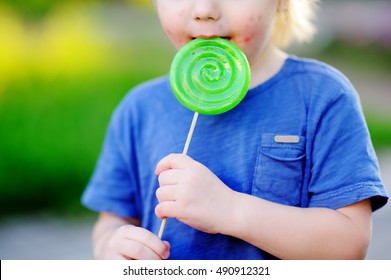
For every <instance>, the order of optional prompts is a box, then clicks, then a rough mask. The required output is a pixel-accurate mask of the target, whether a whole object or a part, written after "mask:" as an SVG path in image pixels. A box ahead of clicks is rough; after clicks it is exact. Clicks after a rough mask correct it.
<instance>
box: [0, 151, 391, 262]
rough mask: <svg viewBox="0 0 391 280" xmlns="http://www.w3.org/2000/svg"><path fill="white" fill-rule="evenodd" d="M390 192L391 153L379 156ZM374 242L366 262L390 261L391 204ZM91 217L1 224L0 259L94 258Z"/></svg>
mask: <svg viewBox="0 0 391 280" xmlns="http://www.w3.org/2000/svg"><path fill="white" fill-rule="evenodd" d="M379 159H380V165H381V169H382V174H383V179H384V182H385V184H386V185H387V186H388V190H389V193H391V151H390V152H388V153H384V154H381V155H380V156H379ZM373 221H374V227H373V241H372V244H371V246H370V249H369V253H368V256H367V259H375V260H376V259H377V260H379V259H391V242H390V236H391V204H390V203H389V204H387V205H386V206H385V207H384V208H382V209H381V210H379V211H378V212H375V214H374V218H373ZM93 222H94V221H93V219H92V218H83V219H80V220H76V221H68V220H63V219H57V218H56V217H50V216H43V217H24V218H18V219H12V220H9V221H6V222H2V223H1V224H0V259H56V260H67V259H77V260H83V259H91V258H92V249H91V239H90V233H91V228H92V225H93Z"/></svg>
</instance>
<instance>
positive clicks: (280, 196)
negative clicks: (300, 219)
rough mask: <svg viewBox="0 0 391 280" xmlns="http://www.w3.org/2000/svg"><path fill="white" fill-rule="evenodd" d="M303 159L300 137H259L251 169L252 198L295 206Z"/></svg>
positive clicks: (302, 138) (301, 177) (300, 185)
mask: <svg viewBox="0 0 391 280" xmlns="http://www.w3.org/2000/svg"><path fill="white" fill-rule="evenodd" d="M304 159H305V138H304V137H300V136H293V135H276V134H271V133H267V134H263V135H262V139H261V145H260V147H259V150H258V154H257V160H256V165H255V173H254V181H253V186H252V195H255V196H258V197H261V198H264V199H266V200H269V201H272V202H277V203H280V204H284V205H291V206H297V205H299V204H300V194H301V188H302V183H303V176H304V175H303V174H304Z"/></svg>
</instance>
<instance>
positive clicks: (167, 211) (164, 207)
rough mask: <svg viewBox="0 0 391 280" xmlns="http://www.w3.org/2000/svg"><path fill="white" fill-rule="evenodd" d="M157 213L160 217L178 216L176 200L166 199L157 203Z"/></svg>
mask: <svg viewBox="0 0 391 280" xmlns="http://www.w3.org/2000/svg"><path fill="white" fill-rule="evenodd" d="M155 214H156V216H158V217H159V218H160V219H163V218H176V211H175V201H164V202H161V203H159V204H158V205H156V207H155Z"/></svg>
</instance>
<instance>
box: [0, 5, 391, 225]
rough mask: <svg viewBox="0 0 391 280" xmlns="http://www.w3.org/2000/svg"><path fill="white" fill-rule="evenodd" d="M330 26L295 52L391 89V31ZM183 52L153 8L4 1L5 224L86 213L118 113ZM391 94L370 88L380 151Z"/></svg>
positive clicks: (0, 146)
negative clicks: (88, 189) (8, 219)
mask: <svg viewBox="0 0 391 280" xmlns="http://www.w3.org/2000/svg"><path fill="white" fill-rule="evenodd" d="M332 2H336V1H330V2H329V3H332ZM339 2H340V3H342V2H344V1H339ZM356 2H365V1H356ZM367 2H372V1H367ZM335 11H336V10H334V12H330V13H329V15H332V16H335V17H337V15H336V13H335ZM338 11H340V12H341V9H338ZM341 13H342V12H341ZM326 15H327V13H326ZM375 16H376V18H379V16H378V14H377V15H375ZM340 17H344V16H343V14H340ZM345 17H346V16H345ZM323 19H324V22H323V21H322V20H320V21H319V26H320V29H321V30H322V32H321V33H320V35H319V36H318V37H317V39H316V40H315V42H314V43H313V44H311V45H309V46H307V47H305V48H304V47H298V46H293V47H292V49H291V51H292V52H293V53H294V54H297V55H302V56H311V57H315V58H319V59H322V60H324V61H326V62H328V63H330V64H332V65H335V66H336V67H337V68H339V69H340V70H342V71H343V72H344V73H345V74H347V75H348V76H349V77H350V74H351V75H352V77H355V79H356V80H357V83H358V84H360V83H362V88H363V89H366V88H365V86H367V82H363V81H366V80H365V79H367V78H369V79H372V83H373V84H375V85H377V84H379V83H382V82H383V81H389V78H390V76H389V73H391V50H390V46H391V31H390V30H389V27H388V29H387V30H385V31H384V34H383V33H380V35H379V36H377V37H373V36H372V37H371V36H369V35H371V34H372V33H371V31H368V32H369V33H368V32H367V33H365V32H366V30H362V29H361V30H358V31H359V32H358V34H355V33H354V32H353V33H354V34H353V33H352V32H350V31H349V30H345V29H344V28H347V25H346V24H344V23H340V25H337V24H338V22H336V21H335V20H333V19H332V18H326V19H325V18H323ZM330 21H332V22H333V23H335V24H336V25H335V26H330V25H327V24H326V23H325V22H330ZM341 26H342V27H344V28H340V27H341ZM388 26H391V23H390V25H388ZM383 27H384V28H387V26H383ZM356 29H357V26H356ZM358 29H360V28H358ZM349 32H350V33H349ZM360 32H361V33H360ZM368 34H369V35H368ZM372 35H373V34H372ZM387 36H389V37H387ZM174 53H175V51H174V49H173V48H172V47H171V45H170V43H169V42H168V40H167V39H166V38H165V36H164V35H163V32H162V31H161V30H160V26H159V23H158V20H157V18H156V15H155V14H154V11H153V9H151V7H150V1H149V0H139V1H136V0H133V1H132V0H128V1H125V0H124V1H119V0H116V1H114V0H111V1H99V0H77V1H76V0H74V1H71V0H50V1H49V0H30V1H25V0H23V1H22V0H8V1H5V0H2V1H0V218H1V217H4V216H9V215H14V214H15V215H16V214H32V213H37V212H42V211H44V212H47V211H49V212H51V213H56V214H62V215H79V214H80V213H85V212H86V211H87V210H85V209H84V208H83V207H82V206H81V205H80V196H81V193H82V192H83V190H84V187H85V185H86V184H87V182H88V180H89V177H90V175H91V173H92V171H93V168H94V165H95V162H96V160H97V157H98V155H99V151H100V147H101V145H102V141H103V138H104V134H105V129H106V126H107V123H108V121H109V118H110V115H111V113H112V111H113V109H114V108H115V106H116V105H117V104H118V103H119V101H120V100H121V98H122V97H123V96H124V95H125V94H126V92H127V91H128V90H130V89H131V88H132V87H133V86H134V85H136V84H138V83H140V82H141V81H144V80H147V79H150V78H152V77H156V76H159V75H163V74H165V73H166V72H167V71H168V69H169V65H170V62H171V59H172V57H173V55H174ZM360 69H361V70H360ZM361 77H363V78H364V80H363V79H362V78H361ZM376 79H381V81H380V82H379V83H377V82H376ZM353 82H354V81H353ZM379 87H381V85H380V84H379ZM384 87H385V88H387V86H384ZM388 90H389V89H384V88H383V89H381V90H380V91H382V92H383V94H380V95H376V92H377V90H376V89H374V88H373V87H372V86H371V87H370V89H368V91H369V92H365V91H366V90H363V91H364V93H363V96H364V98H363V103H364V109H365V113H366V117H367V121H368V125H369V128H370V131H371V134H372V138H373V141H374V144H375V147H376V150H377V151H379V152H381V151H382V150H384V149H389V148H390V147H391V117H390V116H391V114H390V112H389V105H390V104H391V103H388V105H386V104H387V101H388V100H389V99H388V98H389V97H388V96H387V91H388ZM359 91H360V90H359ZM372 91H374V92H372ZM372 93H373V95H372ZM365 96H368V97H365ZM376 98H377V99H378V101H376V100H374V99H376ZM378 104H380V105H379V106H378ZM381 106H384V107H381Z"/></svg>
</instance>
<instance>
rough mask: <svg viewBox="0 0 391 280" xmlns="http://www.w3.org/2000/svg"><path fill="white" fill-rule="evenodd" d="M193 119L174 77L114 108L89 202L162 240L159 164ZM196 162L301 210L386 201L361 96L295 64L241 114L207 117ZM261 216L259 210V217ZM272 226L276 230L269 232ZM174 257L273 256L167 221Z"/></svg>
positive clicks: (326, 72)
mask: <svg viewBox="0 0 391 280" xmlns="http://www.w3.org/2000/svg"><path fill="white" fill-rule="evenodd" d="M192 116H193V112H191V111H189V110H188V109H187V108H185V107H183V106H182V105H181V104H180V103H179V102H178V101H177V100H176V99H175V97H174V95H173V93H172V92H171V88H170V84H169V80H168V78H167V77H163V78H160V79H156V80H153V81H150V82H147V83H144V84H142V85H140V86H138V87H136V88H135V89H134V90H132V91H131V92H130V93H129V94H128V95H127V96H126V97H125V98H124V100H123V101H122V102H121V104H120V105H119V106H118V107H117V109H116V110H115V112H114V114H113V116H112V119H111V122H110V125H109V127H108V130H107V135H106V139H105V143H104V146H103V150H102V152H101V155H100V158H99V161H98V163H97V166H96V169H95V172H94V174H93V176H92V178H91V181H90V183H89V185H88V187H87V189H86V191H85V193H84V195H83V198H82V201H83V204H84V205H85V206H87V207H89V208H90V209H93V210H95V211H99V212H102V211H106V212H111V213H114V214H117V215H120V216H123V217H135V218H138V219H140V220H141V225H142V226H143V227H145V228H147V229H149V230H151V231H152V232H154V233H156V234H157V232H158V230H159V227H160V223H161V221H160V219H158V218H157V217H156V216H155V213H154V209H155V206H156V205H157V199H156V197H155V191H156V189H157V188H158V181H157V177H156V175H155V174H154V170H155V167H156V164H157V163H158V162H159V161H160V160H161V159H162V158H163V157H165V156H167V155H168V154H170V153H181V152H182V150H183V146H184V143H185V140H186V136H187V133H188V130H189V127H190V123H191V120H192ZM188 155H189V156H191V157H192V158H193V159H195V160H197V161H199V162H201V163H202V164H204V165H205V166H207V167H208V168H209V169H210V170H211V171H212V172H214V173H215V174H216V175H217V176H218V177H219V178H220V179H221V180H222V181H223V182H224V183H225V184H226V185H227V186H229V187H230V188H232V189H234V190H236V191H239V192H243V193H247V194H251V195H254V196H257V197H260V198H263V199H266V200H269V201H273V202H276V203H280V204H284V205H290V206H296V207H326V208H330V209H338V208H340V207H344V206H347V205H350V204H352V203H355V202H359V201H361V200H364V199H367V198H370V199H371V202H372V209H373V210H376V209H378V208H380V207H382V206H383V205H384V204H385V203H386V202H387V199H388V197H387V193H386V191H385V188H384V186H383V184H382V183H381V179H380V175H379V167H378V163H377V158H376V155H375V152H374V150H373V147H372V144H371V140H370V136H369V133H368V129H367V126H366V123H365V120H364V117H363V113H362V109H361V105H360V102H359V98H358V95H357V93H356V91H355V89H354V88H353V87H352V85H351V84H350V83H349V81H348V80H347V79H346V78H345V77H344V76H343V75H342V74H341V73H340V72H338V71H337V70H335V69H333V68H332V67H330V66H327V65H325V64H323V63H320V62H317V61H312V60H304V59H299V58H295V57H289V58H288V59H287V60H286V62H285V64H284V66H283V67H282V69H281V70H280V71H279V72H278V73H277V74H276V75H275V76H274V77H272V78H271V79H269V80H268V81H266V82H265V83H263V84H261V85H259V86H257V87H255V88H253V89H251V90H249V91H248V93H247V95H246V97H245V98H244V100H243V101H242V102H241V103H240V104H239V105H238V106H237V107H235V108H234V109H232V110H230V111H228V112H226V113H224V114H221V115H214V116H203V115H201V116H200V117H199V119H198V122H197V126H196V128H195V131H194V135H193V139H192V141H191V144H190V148H189V151H188ZM253 218H254V219H257V213H254V216H253ZM265 227H267V225H265ZM163 239H164V240H168V241H169V242H170V243H171V256H170V258H171V259H273V258H274V257H273V256H271V255H270V254H268V253H266V252H264V251H263V250H261V249H258V248H256V247H254V246H252V245H250V244H248V243H246V242H244V241H242V240H239V239H237V238H234V237H232V236H226V235H222V234H207V233H203V232H200V231H197V230H195V229H193V228H191V227H189V226H187V225H185V224H182V223H181V222H179V221H177V220H175V219H168V221H167V226H166V229H165V232H164V236H163Z"/></svg>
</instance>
